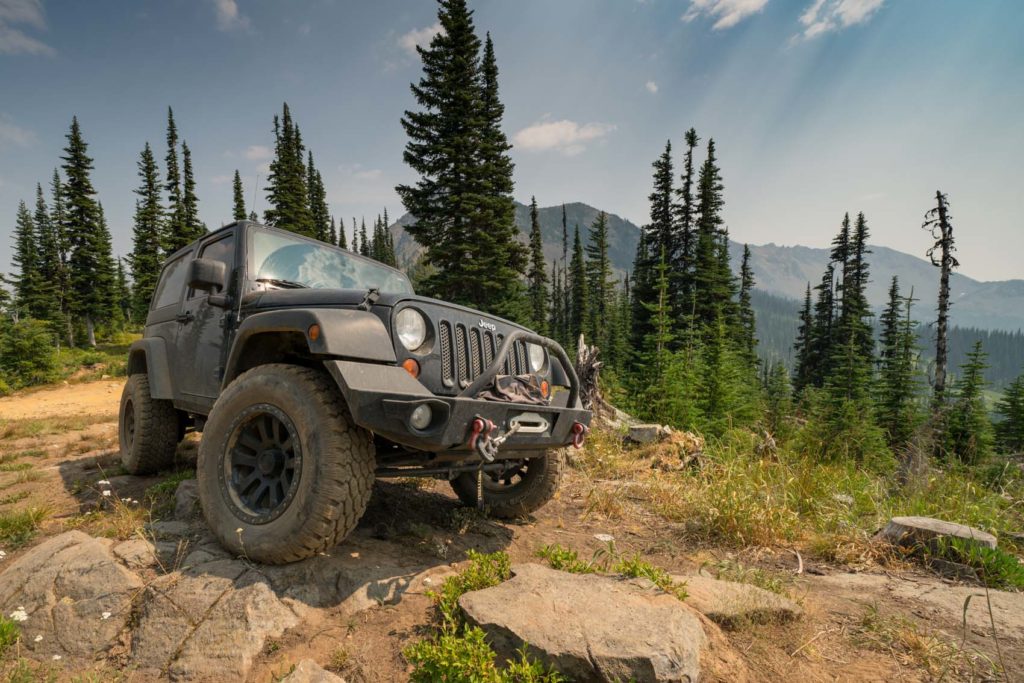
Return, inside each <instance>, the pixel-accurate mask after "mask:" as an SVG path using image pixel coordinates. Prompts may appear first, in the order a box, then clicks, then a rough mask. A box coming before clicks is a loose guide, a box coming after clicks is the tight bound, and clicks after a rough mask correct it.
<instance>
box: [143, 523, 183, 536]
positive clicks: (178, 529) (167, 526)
mask: <svg viewBox="0 0 1024 683" xmlns="http://www.w3.org/2000/svg"><path fill="white" fill-rule="evenodd" d="M149 530H150V532H151V533H152V534H153V535H154V536H155V537H157V538H181V537H183V536H188V533H189V527H188V524H186V523H185V522H180V521H176V520H160V521H157V522H152V523H151V524H150V525H149Z"/></svg>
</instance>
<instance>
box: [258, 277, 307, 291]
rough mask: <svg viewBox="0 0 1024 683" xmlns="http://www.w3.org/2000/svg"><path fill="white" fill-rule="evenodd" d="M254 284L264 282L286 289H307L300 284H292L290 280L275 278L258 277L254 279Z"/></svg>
mask: <svg viewBox="0 0 1024 683" xmlns="http://www.w3.org/2000/svg"><path fill="white" fill-rule="evenodd" d="M256 282H266V283H267V284H269V285H277V286H278V287H287V288H288V289H309V285H304V284H302V283H301V282H293V281H292V280H280V279H278V278H276V277H258V278H256Z"/></svg>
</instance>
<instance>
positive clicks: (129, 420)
mask: <svg viewBox="0 0 1024 683" xmlns="http://www.w3.org/2000/svg"><path fill="white" fill-rule="evenodd" d="M178 423H179V418H178V411H176V410H175V409H174V404H173V403H171V402H170V401H165V400H163V399H156V398H153V397H152V396H150V394H149V376H148V375H146V374H145V373H136V374H134V375H132V376H130V377H129V378H128V381H127V382H125V385H124V390H123V391H122V392H121V409H120V413H119V415H118V420H117V426H118V429H117V431H118V441H119V442H120V445H121V464H122V465H124V468H125V469H126V470H128V472H129V473H131V474H152V473H154V472H159V471H160V470H164V469H167V468H168V467H170V466H171V465H172V464H173V463H174V453H175V451H176V450H177V449H178V441H180V439H179V437H178Z"/></svg>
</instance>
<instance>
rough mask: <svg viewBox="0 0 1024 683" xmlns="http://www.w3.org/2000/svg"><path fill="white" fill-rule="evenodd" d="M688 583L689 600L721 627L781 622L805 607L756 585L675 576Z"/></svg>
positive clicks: (796, 616) (702, 577)
mask: <svg viewBox="0 0 1024 683" xmlns="http://www.w3.org/2000/svg"><path fill="white" fill-rule="evenodd" d="M672 578H673V579H674V580H675V581H677V582H679V583H684V582H685V583H686V592H687V597H686V604H687V605H690V606H691V607H693V608H694V609H696V610H697V611H698V612H700V613H701V614H703V615H704V616H706V617H707V618H708V619H710V620H711V621H713V622H715V623H716V624H718V625H719V626H721V627H722V628H726V629H734V628H737V627H739V626H742V625H744V624H782V623H787V622H790V621H793V620H795V619H799V618H800V616H801V615H802V614H803V610H802V609H801V608H800V606H799V605H797V604H796V603H795V602H793V601H792V600H790V599H789V598H786V597H783V596H781V595H778V594H776V593H772V592H770V591H766V590H764V589H763V588H758V587H757V586H751V585H750V584H746V583H736V582H735V581H720V580H719V579H712V578H709V577H706V576H673V577H672Z"/></svg>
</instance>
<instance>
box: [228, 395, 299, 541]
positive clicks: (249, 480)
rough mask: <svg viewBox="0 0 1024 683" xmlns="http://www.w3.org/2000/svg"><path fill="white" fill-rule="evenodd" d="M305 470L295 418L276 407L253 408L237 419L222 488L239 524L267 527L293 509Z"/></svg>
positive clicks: (232, 432) (229, 447)
mask: <svg viewBox="0 0 1024 683" xmlns="http://www.w3.org/2000/svg"><path fill="white" fill-rule="evenodd" d="M301 465H302V450H301V445H300V443H299V437H298V431H297V430H296V429H295V425H294V424H293V423H292V421H291V419H289V418H288V416H287V415H285V414H284V412H283V411H281V410H280V409H279V408H277V407H276V406H271V405H266V404H264V405H258V406H252V407H251V408H249V409H247V410H245V411H243V412H242V413H241V414H240V415H239V416H238V417H237V418H236V419H235V424H234V428H233V429H232V431H231V436H230V437H229V439H228V443H227V449H226V452H225V453H224V460H223V467H222V468H221V472H222V473H223V478H222V480H221V483H222V488H223V489H224V492H225V493H227V494H228V496H227V497H228V500H229V501H230V502H231V505H232V507H233V508H234V511H235V514H236V515H237V516H238V517H239V518H240V519H242V520H244V521H246V522H248V523H250V524H266V523H267V522H271V521H273V520H275V519H277V518H278V517H280V516H281V514H283V513H284V511H285V510H287V509H288V506H289V505H290V504H291V502H292V499H293V498H294V497H295V491H296V490H297V489H298V485H299V475H300V473H301V469H302V467H301Z"/></svg>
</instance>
